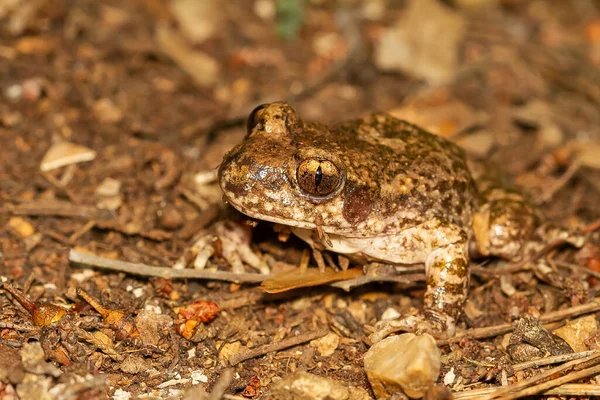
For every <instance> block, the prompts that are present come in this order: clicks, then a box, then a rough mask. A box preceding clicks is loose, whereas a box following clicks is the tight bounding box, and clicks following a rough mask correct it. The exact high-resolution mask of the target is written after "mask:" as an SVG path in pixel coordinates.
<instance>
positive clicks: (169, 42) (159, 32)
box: [155, 24, 220, 87]
mask: <svg viewBox="0 0 600 400" xmlns="http://www.w3.org/2000/svg"><path fill="white" fill-rule="evenodd" d="M155 37H156V42H157V44H158V46H159V48H160V49H161V50H162V51H163V52H164V53H165V54H166V55H168V56H169V57H171V59H172V60H173V61H174V62H175V63H177V65H179V67H180V68H181V69H183V70H184V71H185V72H187V73H188V74H189V75H190V76H191V77H192V78H193V79H194V81H195V82H196V83H197V84H198V86H200V87H210V86H213V85H214V84H215V83H216V82H217V79H218V77H219V68H220V66H219V63H218V62H217V61H216V60H215V59H214V58H213V57H211V56H209V55H208V54H207V53H204V52H202V51H200V50H196V49H194V48H193V47H192V46H190V45H188V44H187V43H186V42H185V40H184V39H183V38H182V37H181V35H179V34H178V33H177V32H175V31H174V30H173V29H172V28H170V27H169V26H168V25H167V24H158V26H157V27H156V35H155Z"/></svg>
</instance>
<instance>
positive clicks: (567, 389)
mask: <svg viewBox="0 0 600 400" xmlns="http://www.w3.org/2000/svg"><path fill="white" fill-rule="evenodd" d="M500 389H503V387H501V388H498V387H489V388H483V389H474V390H469V391H465V392H454V393H452V395H453V397H452V398H453V399H455V400H469V399H480V398H481V396H484V395H486V394H491V393H494V392H495V391H497V390H500ZM540 394H541V393H540ZM543 394H544V395H555V396H600V385H593V384H587V383H567V384H564V385H560V386H558V387H555V388H553V389H550V390H547V391H545V392H544V393H543Z"/></svg>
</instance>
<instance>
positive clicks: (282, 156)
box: [220, 103, 476, 237]
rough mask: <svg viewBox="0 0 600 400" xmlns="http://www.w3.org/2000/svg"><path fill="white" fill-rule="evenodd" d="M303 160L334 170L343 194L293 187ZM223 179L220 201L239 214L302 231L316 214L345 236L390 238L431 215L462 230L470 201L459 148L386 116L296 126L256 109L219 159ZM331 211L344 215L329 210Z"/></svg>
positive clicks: (283, 112) (283, 114)
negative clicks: (315, 194) (319, 160)
mask: <svg viewBox="0 0 600 400" xmlns="http://www.w3.org/2000/svg"><path fill="white" fill-rule="evenodd" d="M261 121H262V122H261ZM265 128H269V129H270V132H268V131H267V129H265ZM308 157H323V158H325V159H328V160H332V161H334V162H335V163H336V164H337V165H339V166H341V169H342V170H343V174H344V177H345V183H344V185H343V189H342V191H341V193H339V194H337V195H336V196H335V197H332V198H323V199H320V198H311V197H310V196H307V195H306V194H304V193H302V192H301V190H299V188H298V187H297V185H296V183H295V178H294V177H295V171H296V168H297V166H298V164H299V162H300V161H301V160H303V159H305V158H308ZM220 177H221V184H222V187H223V189H224V192H225V195H226V197H227V199H228V200H229V201H230V203H231V204H232V205H233V206H234V207H236V208H239V209H241V211H242V212H246V213H248V214H250V215H251V216H259V217H260V218H261V219H265V220H269V221H273V222H280V223H281V222H282V221H296V222H297V223H296V224H293V225H295V226H302V227H306V228H315V226H316V222H315V218H316V215H318V214H320V215H321V216H322V217H323V225H322V227H323V229H324V230H325V231H326V232H334V233H338V234H343V235H345V236H349V237H371V236H375V235H382V234H383V235H385V234H394V233H395V232H398V231H400V230H403V229H405V228H406V227H411V226H416V225H419V224H421V223H423V222H426V221H431V220H432V219H434V218H438V219H440V220H443V221H446V222H448V223H450V224H455V225H457V226H464V227H469V226H470V223H471V222H470V221H471V218H472V211H473V206H474V201H475V199H476V189H475V186H474V184H473V180H472V179H471V175H470V173H469V170H468V168H467V166H466V163H465V159H464V156H463V153H462V150H461V149H460V148H458V147H457V146H456V145H454V144H452V143H450V142H448V141H446V140H444V139H442V138H440V137H438V136H436V135H433V134H431V133H428V132H426V131H424V130H422V129H420V128H418V127H417V126H415V125H412V124H409V123H408V122H405V121H401V120H398V119H395V118H393V117H391V116H389V115H387V114H373V115H371V116H368V117H366V118H364V119H358V120H354V121H349V122H345V123H342V124H338V125H334V126H332V127H327V126H325V125H322V124H319V123H313V122H303V121H302V120H300V119H298V117H297V116H296V115H295V113H294V111H293V109H291V107H289V106H288V105H287V104H285V103H273V104H271V105H270V106H269V107H268V108H266V109H264V110H263V111H262V114H261V116H260V119H259V122H258V124H257V125H255V128H254V129H253V130H251V131H250V132H249V133H248V135H247V136H246V138H245V139H244V141H243V143H242V144H240V145H239V146H237V147H235V148H234V149H233V150H231V151H230V152H229V153H228V154H227V155H226V156H225V159H224V161H223V164H222V165H221V168H220ZM256 199H260V201H259V202H255V200H256ZM282 204H284V205H285V207H282ZM334 208H335V209H339V210H341V211H342V212H341V213H339V214H333V213H331V210H332V209H334ZM299 214H300V215H299Z"/></svg>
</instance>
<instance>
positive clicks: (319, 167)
mask: <svg viewBox="0 0 600 400" xmlns="http://www.w3.org/2000/svg"><path fill="white" fill-rule="evenodd" d="M344 161H347V160H344V155H343V150H342V148H341V147H340V144H339V143H338V142H337V141H336V140H335V136H334V135H332V132H331V131H330V130H329V128H328V127H326V126H324V125H321V124H315V123H304V122H303V121H302V120H301V119H299V118H298V117H297V115H296V112H295V111H294V109H293V108H292V107H290V106H289V105H288V104H287V103H283V102H277V103H271V104H264V105H261V106H259V107H257V108H256V109H254V110H253V111H252V113H251V114H250V116H249V118H248V123H247V135H246V137H245V138H244V140H243V142H242V143H241V144H239V145H238V146H236V147H235V148H234V149H232V150H231V151H230V152H229V153H227V154H226V155H225V158H224V160H223V163H222V164H221V166H220V168H219V183H220V185H221V188H222V190H223V193H224V196H225V198H226V199H227V201H228V202H229V203H230V204H231V205H232V206H233V207H235V208H236V209H238V210H239V211H240V212H242V213H244V214H246V215H248V216H250V217H253V218H256V219H261V220H267V221H271V222H275V223H279V224H283V225H290V226H295V227H300V228H307V229H314V228H316V227H317V226H319V227H322V228H323V229H324V230H325V231H326V232H334V233H338V232H344V231H351V230H352V227H355V226H356V224H359V223H361V222H363V221H365V220H366V219H367V217H368V215H369V213H370V211H371V207H372V206H371V204H372V198H373V197H374V196H373V190H374V188H368V187H365V186H360V185H356V184H354V180H353V179H347V177H348V175H347V172H348V171H347V168H346V167H345V162H344Z"/></svg>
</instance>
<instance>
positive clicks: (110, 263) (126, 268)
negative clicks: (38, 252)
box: [69, 249, 268, 283]
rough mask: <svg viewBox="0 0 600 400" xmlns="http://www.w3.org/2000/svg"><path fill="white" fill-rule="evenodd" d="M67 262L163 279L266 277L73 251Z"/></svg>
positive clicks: (245, 279) (249, 280)
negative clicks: (169, 265)
mask: <svg viewBox="0 0 600 400" xmlns="http://www.w3.org/2000/svg"><path fill="white" fill-rule="evenodd" d="M69 261H71V262H74V263H79V264H85V265H88V266H93V267H96V268H101V269H107V270H111V271H118V272H124V273H127V274H131V275H142V276H155V277H158V278H164V279H209V280H216V281H229V282H247V283H254V282H262V281H263V280H265V279H266V278H267V277H268V275H263V274H252V273H243V274H237V273H235V272H226V271H206V270H197V269H172V268H166V267H153V266H151V265H147V264H141V263H131V262H127V261H119V260H111V259H110V258H105V257H99V256H96V255H94V254H89V253H84V252H81V251H77V250H73V249H71V251H70V252H69Z"/></svg>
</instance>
